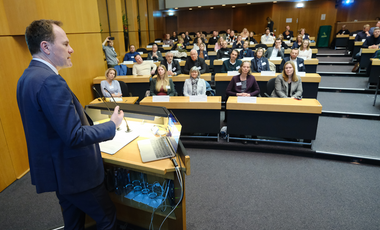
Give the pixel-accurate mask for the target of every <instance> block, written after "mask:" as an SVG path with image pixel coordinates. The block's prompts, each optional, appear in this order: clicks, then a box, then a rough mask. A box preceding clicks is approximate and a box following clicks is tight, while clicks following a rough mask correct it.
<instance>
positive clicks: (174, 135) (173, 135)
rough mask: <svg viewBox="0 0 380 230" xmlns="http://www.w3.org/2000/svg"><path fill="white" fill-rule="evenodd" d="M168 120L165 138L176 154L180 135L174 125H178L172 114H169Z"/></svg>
mask: <svg viewBox="0 0 380 230" xmlns="http://www.w3.org/2000/svg"><path fill="white" fill-rule="evenodd" d="M168 118H169V122H168V129H169V133H168V135H167V137H168V138H169V140H170V142H171V144H172V146H173V148H174V151H175V152H177V148H178V142H179V137H180V135H181V132H180V131H178V129H177V127H176V125H179V122H178V121H177V120H176V119H175V117H174V116H173V115H172V114H170V115H169V117H168Z"/></svg>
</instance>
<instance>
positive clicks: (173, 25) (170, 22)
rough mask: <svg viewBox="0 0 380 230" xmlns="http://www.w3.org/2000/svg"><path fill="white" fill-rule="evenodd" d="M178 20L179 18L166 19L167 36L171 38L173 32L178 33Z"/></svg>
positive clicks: (169, 17)
mask: <svg viewBox="0 0 380 230" xmlns="http://www.w3.org/2000/svg"><path fill="white" fill-rule="evenodd" d="M177 20H178V18H177V16H168V17H165V24H166V33H165V34H170V36H171V35H172V34H173V31H176V32H178V27H177Z"/></svg>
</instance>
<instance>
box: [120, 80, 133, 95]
mask: <svg viewBox="0 0 380 230" xmlns="http://www.w3.org/2000/svg"><path fill="white" fill-rule="evenodd" d="M118 82H119V84H120V89H121V94H122V96H123V97H130V96H132V94H130V93H129V90H128V86H127V84H126V83H125V82H123V81H118Z"/></svg>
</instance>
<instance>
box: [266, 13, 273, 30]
mask: <svg viewBox="0 0 380 230" xmlns="http://www.w3.org/2000/svg"><path fill="white" fill-rule="evenodd" d="M273 25H274V22H273V21H272V18H271V17H267V26H266V27H268V28H269V30H270V32H273Z"/></svg>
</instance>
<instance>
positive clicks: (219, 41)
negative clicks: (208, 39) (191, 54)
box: [214, 36, 224, 52]
mask: <svg viewBox="0 0 380 230" xmlns="http://www.w3.org/2000/svg"><path fill="white" fill-rule="evenodd" d="M223 41H224V38H223V37H222V36H220V37H219V40H218V42H217V43H215V48H214V50H215V52H218V50H220V49H221V48H222V42H223Z"/></svg>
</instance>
